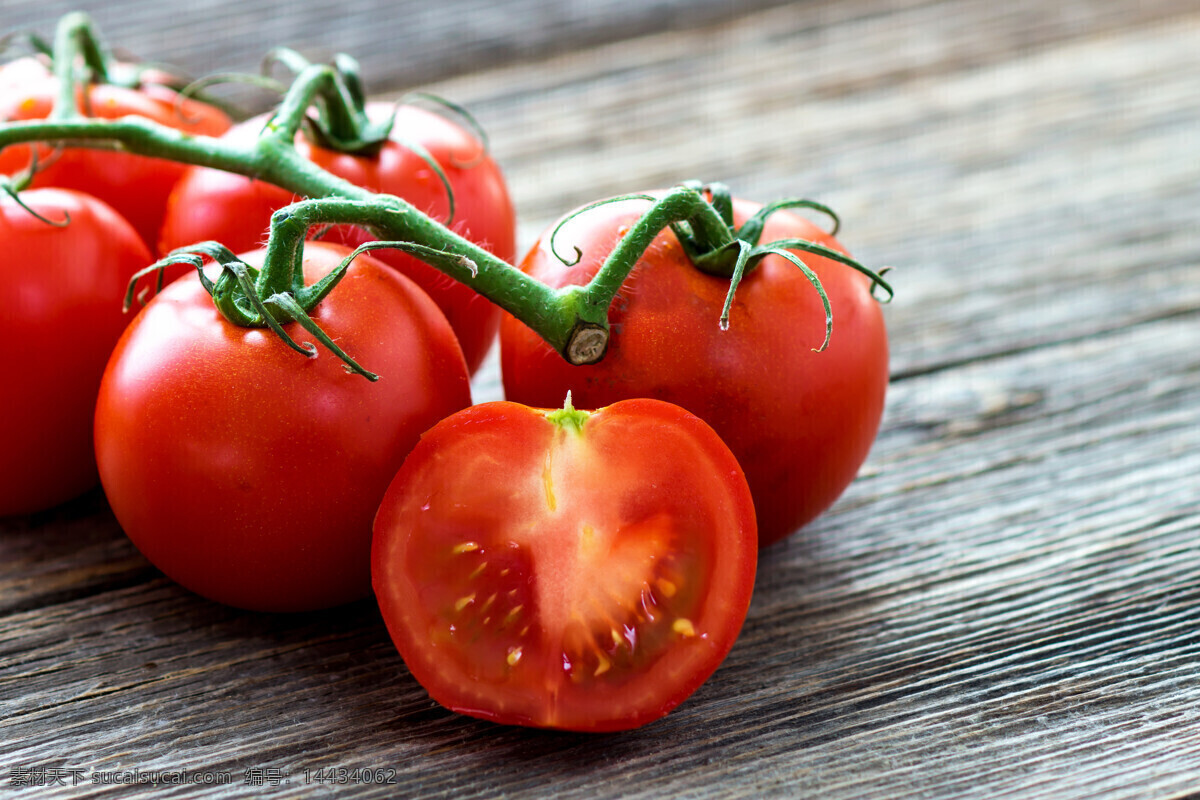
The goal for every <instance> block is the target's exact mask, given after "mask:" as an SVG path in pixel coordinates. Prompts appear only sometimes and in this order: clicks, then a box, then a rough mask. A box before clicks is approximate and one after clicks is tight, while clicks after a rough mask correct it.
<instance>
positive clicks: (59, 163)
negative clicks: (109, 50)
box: [0, 58, 230, 250]
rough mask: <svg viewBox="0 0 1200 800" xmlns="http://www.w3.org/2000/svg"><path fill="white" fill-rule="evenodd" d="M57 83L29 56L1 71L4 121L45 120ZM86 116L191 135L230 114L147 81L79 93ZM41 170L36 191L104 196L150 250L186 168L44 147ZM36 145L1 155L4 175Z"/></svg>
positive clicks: (219, 126)
mask: <svg viewBox="0 0 1200 800" xmlns="http://www.w3.org/2000/svg"><path fill="white" fill-rule="evenodd" d="M57 87H58V79H57V78H55V77H54V75H53V74H52V73H51V72H50V70H49V69H48V68H47V67H46V66H45V64H43V63H42V62H41V61H39V60H37V59H34V58H22V59H17V60H16V61H12V62H10V63H8V64H5V65H4V66H2V67H0V120H8V121H16V120H32V119H44V118H46V117H47V116H48V115H49V113H50V109H51V107H52V106H53V103H54V97H55V94H56V92H57V91H58V88H57ZM79 97H80V103H79V109H80V111H81V112H82V113H84V114H88V115H91V116H95V117H99V118H102V119H116V118H118V117H123V116H128V115H134V116H139V117H146V118H147V119H150V120H153V121H154V122H158V123H161V124H163V125H166V126H168V127H171V128H175V129H177V130H180V131H183V132H185V133H188V134H191V135H204V136H217V135H220V134H221V133H224V132H225V131H226V130H227V129H228V128H229V124H230V122H229V117H228V116H226V114H225V113H224V112H223V111H221V110H219V109H217V108H216V107H214V106H211V105H208V104H207V103H203V102H200V101H198V100H193V99H190V98H187V99H182V100H181V99H180V97H179V95H178V94H177V93H176V92H175V91H173V90H172V89H169V88H167V87H165V86H160V85H157V84H149V83H148V84H144V85H143V86H141V87H140V88H137V89H128V88H123V87H120V86H112V85H108V84H97V85H94V86H91V87H90V88H89V89H88V94H87V99H86V101H85V100H84V97H83V92H82V91H81V92H80V93H79ZM38 154H39V172H38V174H37V175H36V176H35V177H34V180H33V185H34V186H57V187H64V188H68V189H77V190H79V191H81V192H86V193H88V194H91V195H95V196H96V197H99V198H100V199H101V200H104V201H105V202H106V203H108V204H109V205H111V206H112V207H113V208H115V209H116V210H117V211H119V212H120V213H121V215H122V216H123V217H125V218H126V219H128V220H129V221H130V222H131V223H133V227H134V228H136V229H137V232H138V233H139V234H140V235H141V237H142V239H143V240H144V241H145V242H146V244H147V245H148V246H149V247H150V249H151V250H153V249H154V248H155V246H156V245H157V243H158V231H159V228H160V227H161V226H162V219H163V209H164V207H165V206H166V202H167V196H168V195H169V194H170V192H171V188H172V187H173V186H174V185H175V182H176V181H177V180H179V177H180V176H181V175H182V174H183V173H184V170H185V169H186V168H187V167H186V165H184V164H177V163H175V162H172V161H166V160H164V159H160V158H149V157H147V156H139V155H134V154H132V153H121V152H116V151H113V150H97V149H89V148H86V147H68V148H65V149H63V150H62V151H61V153H57V154H55V152H54V151H53V150H52V149H51V148H50V147H48V146H43V147H39V149H38ZM29 161H30V148H29V146H27V145H14V146H12V147H6V148H4V149H3V150H0V173H6V174H10V175H11V174H14V173H16V172H19V171H21V170H23V169H24V168H25V167H26V166H28V164H29Z"/></svg>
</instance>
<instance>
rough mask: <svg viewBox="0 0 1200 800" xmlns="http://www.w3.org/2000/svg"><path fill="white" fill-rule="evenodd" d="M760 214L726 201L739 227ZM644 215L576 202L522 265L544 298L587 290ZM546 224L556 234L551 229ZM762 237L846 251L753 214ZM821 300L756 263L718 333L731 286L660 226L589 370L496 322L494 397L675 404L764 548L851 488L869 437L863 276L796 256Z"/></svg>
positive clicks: (883, 346) (868, 337) (777, 217)
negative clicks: (704, 437) (715, 437)
mask: <svg viewBox="0 0 1200 800" xmlns="http://www.w3.org/2000/svg"><path fill="white" fill-rule="evenodd" d="M760 208H761V206H759V205H757V204H754V203H750V202H746V201H734V204H733V221H734V222H735V224H736V225H738V226H741V225H743V224H744V223H745V222H746V221H747V220H748V219H750V218H751V217H753V216H754V215H755V214H756V212H758V211H759V210H760ZM645 209H646V203H645V202H643V201H641V200H629V201H622V202H617V203H608V204H604V205H598V206H596V207H593V208H590V209H588V210H586V211H584V212H583V213H580V214H578V215H576V216H574V217H573V218H571V219H570V220H569V221H568V222H566V223H565V224H564V225H563V226H562V228H561V231H560V232H559V234H558V236H557V237H556V238H557V242H556V244H557V247H558V249H559V251H560V252H561V251H564V250H565V251H568V252H569V251H570V250H571V249H572V248H578V253H579V254H580V258H579V261H578V263H575V264H572V265H570V266H568V265H567V264H565V263H564V262H563V260H562V259H561V258H560V257H559V256H558V255H557V254H556V252H555V251H554V249H553V248H552V246H551V238H552V237H551V233H550V232H549V231H548V232H547V233H546V234H545V235H543V236H542V237H541V239H540V240H539V241H538V242H537V243H536V244H535V245H534V247H533V249H532V250H531V251H530V252H529V254H528V255H527V256H526V257H525V259H524V260H523V261H522V263H521V264H520V267H521V269H522V270H523V271H524V272H526V273H528V274H529V275H531V276H533V277H535V278H537V279H538V280H540V281H542V282H544V283H546V284H547V285H549V286H551V287H553V288H558V287H562V286H569V285H583V284H586V283H587V282H588V281H589V280H590V279H591V278H592V276H594V275H595V274H596V273H597V271H598V270H599V269H600V267H601V265H602V264H603V262H604V260H605V258H606V257H607V256H608V255H609V253H610V252H611V251H612V250H613V248H614V246H615V245H616V244H617V242H618V241H619V240H620V239H621V237H622V236H623V235H624V234H625V232H626V231H627V230H628V229H629V228H630V226H632V225H633V223H634V222H635V221H636V220H637V219H638V217H639V216H640V215H641V214H642V212H643V211H645ZM552 230H557V226H555V228H554V229H552ZM759 239H760V240H761V241H762V242H771V241H775V240H792V239H803V240H808V241H810V242H813V243H816V244H817V245H821V246H825V247H828V248H831V249H832V250H833V251H835V253H834V255H836V254H837V253H845V250H844V249H843V248H842V246H841V245H840V244H839V243H838V242H837V241H836V240H835V239H834V238H833V236H832V235H830V234H829V233H827V232H826V231H824V230H822V229H821V228H819V227H818V226H817V225H816V224H814V223H813V222H810V221H809V220H807V219H806V218H804V217H802V216H800V215H798V214H796V213H793V212H791V211H788V210H786V209H781V210H777V211H774V213H771V214H770V215H769V216H767V217H766V220H765V226H764V228H763V229H762V231H761V236H760V237H759ZM800 255H801V256H802V257H803V261H804V263H805V264H806V265H807V266H808V267H810V268H811V270H812V271H813V273H814V274H815V276H816V277H817V278H819V280H820V283H821V284H822V285H823V287H824V291H825V293H826V295H827V297H828V302H829V308H830V312H831V314H832V326H833V327H832V333H831V334H830V336H829V340H828V345H827V346H826V347H825V348H824V350H822V351H821V352H817V351H818V350H819V349H820V348H821V347H822V345H823V340H824V338H825V336H826V310H825V308H824V307H823V304H822V298H821V297H820V295H819V294H818V292H817V291H815V290H814V286H813V284H812V282H811V281H810V280H809V279H808V278H807V277H806V276H805V274H804V273H803V272H802V271H801V270H800V269H798V268H797V266H796V265H795V264H793V263H791V262H789V261H787V260H786V259H784V258H783V257H781V256H779V255H766V256H765V257H763V258H762V259H761V260H760V261H759V262H758V263H757V265H756V266H753V267H752V268H751V269H749V270H747V271H746V273H745V276H744V277H743V278H742V280H741V283H740V285H739V286H738V288H737V293H736V295H735V299H734V301H733V304H732V307H731V309H730V313H729V317H728V330H723V329H722V326H721V325H720V324H719V322H718V321H719V320H720V318H721V315H722V307H723V304H724V302H725V298H726V294H727V292H728V291H729V285H730V282H729V278H728V277H722V276H717V275H710V274H706V273H705V272H702V271H701V270H699V269H697V268H696V267H695V266H694V265H693V263H692V261H691V259H690V258H689V255H688V253H687V252H686V251H685V249H684V247H683V246H682V245H681V243H680V241H679V239H678V238H677V237H676V235H675V234H674V233H673V232H672V231H670V230H666V231H664V232H662V233H660V234H659V235H658V236H657V238H655V240H654V241H653V243H652V244H651V245H650V247H649V248H648V249H647V250H646V252H645V254H644V255H643V256H642V257H641V259H640V260H639V261H638V262H637V264H636V265H635V266H634V267H633V270H632V272H631V273H630V274H629V277H628V278H627V279H626V281H625V283H624V285H622V287H621V288H620V289H619V290H618V292H617V294H616V297H615V299H614V301H613V303H612V305H611V307H610V314H609V319H610V322H611V326H612V335H611V339H610V341H609V345H608V351H607V353H606V355H605V356H604V358H603V360H602V361H600V362H599V363H597V364H592V365H587V366H573V365H571V364H568V363H567V362H565V361H564V360H563V359H562V358H561V357H560V356H559V355H558V354H557V353H555V352H554V351H553V350H551V349H550V348H549V347H548V346H547V345H546V344H545V343H544V342H543V341H542V340H541V339H540V338H539V337H538V336H537V335H536V334H535V333H533V332H532V331H531V330H530V329H529V328H527V327H526V326H525V325H523V324H522V323H521V322H520V321H518V320H516V319H515V318H512V317H506V318H505V319H504V321H503V323H502V327H501V366H502V370H503V379H504V390H505V396H506V397H507V398H508V399H509V400H513V401H516V402H518V403H524V404H527V405H533V406H546V405H551V404H553V403H555V402H556V400H555V398H559V397H562V396H563V395H564V394H565V393H566V392H567V391H568V390H570V391H571V392H572V396H573V397H574V401H575V404H576V405H577V406H579V407H580V408H599V407H601V406H605V405H610V404H612V403H614V402H616V401H618V400H621V399H625V398H631V397H653V398H657V399H660V400H666V401H668V402H671V403H675V404H677V405H680V406H683V407H684V408H686V409H688V410H689V411H691V412H692V413H694V414H696V415H697V416H699V417H700V418H701V419H703V420H704V421H705V422H707V423H708V424H710V425H711V426H712V427H713V429H714V430H716V432H717V433H718V434H719V435H720V436H721V438H722V439H723V440H724V441H725V443H726V444H728V445H729V448H730V449H731V450H732V451H733V453H734V455H735V456H737V458H738V461H739V462H740V463H741V465H742V468H743V469H744V470H745V472H746V479H747V481H748V482H749V484H750V489H751V491H752V492H753V494H754V502H755V508H756V510H757V513H758V526H759V542H760V544H762V545H763V546H765V545H768V544H771V543H772V542H775V541H778V540H780V539H782V538H784V537H785V536H787V535H789V534H791V533H792V532H794V531H795V530H797V529H798V528H800V527H801V526H802V525H804V524H806V523H807V522H809V521H811V520H812V519H813V518H815V517H816V516H817V515H818V514H819V513H820V512H822V511H823V510H825V509H826V508H828V507H829V506H830V505H831V504H832V503H833V502H834V500H836V499H837V497H838V496H839V495H840V494H841V493H842V491H843V490H844V489H845V488H846V487H847V485H848V484H849V483H850V482H851V480H853V478H854V476H855V474H856V473H857V472H858V470H859V467H860V466H861V465H862V463H863V461H864V459H865V458H866V456H867V452H868V450H869V449H870V447H871V444H872V442H873V441H874V439H875V434H876V431H877V430H878V427H879V422H880V417H881V415H882V412H883V405H884V394H885V391H886V387H887V382H888V344H887V333H886V330H885V327H884V321H883V316H882V313H881V311H880V308H879V304H878V303H877V302H876V301H875V300H874V299H873V298H872V296H871V288H872V280H871V279H870V278H868V277H867V276H866V275H863V274H860V273H859V272H858V271H856V270H855V269H852V268H851V267H849V266H847V265H846V264H844V263H840V262H839V261H837V260H834V259H832V258H830V257H828V256H826V255H819V254H814V253H811V252H802V253H800Z"/></svg>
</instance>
